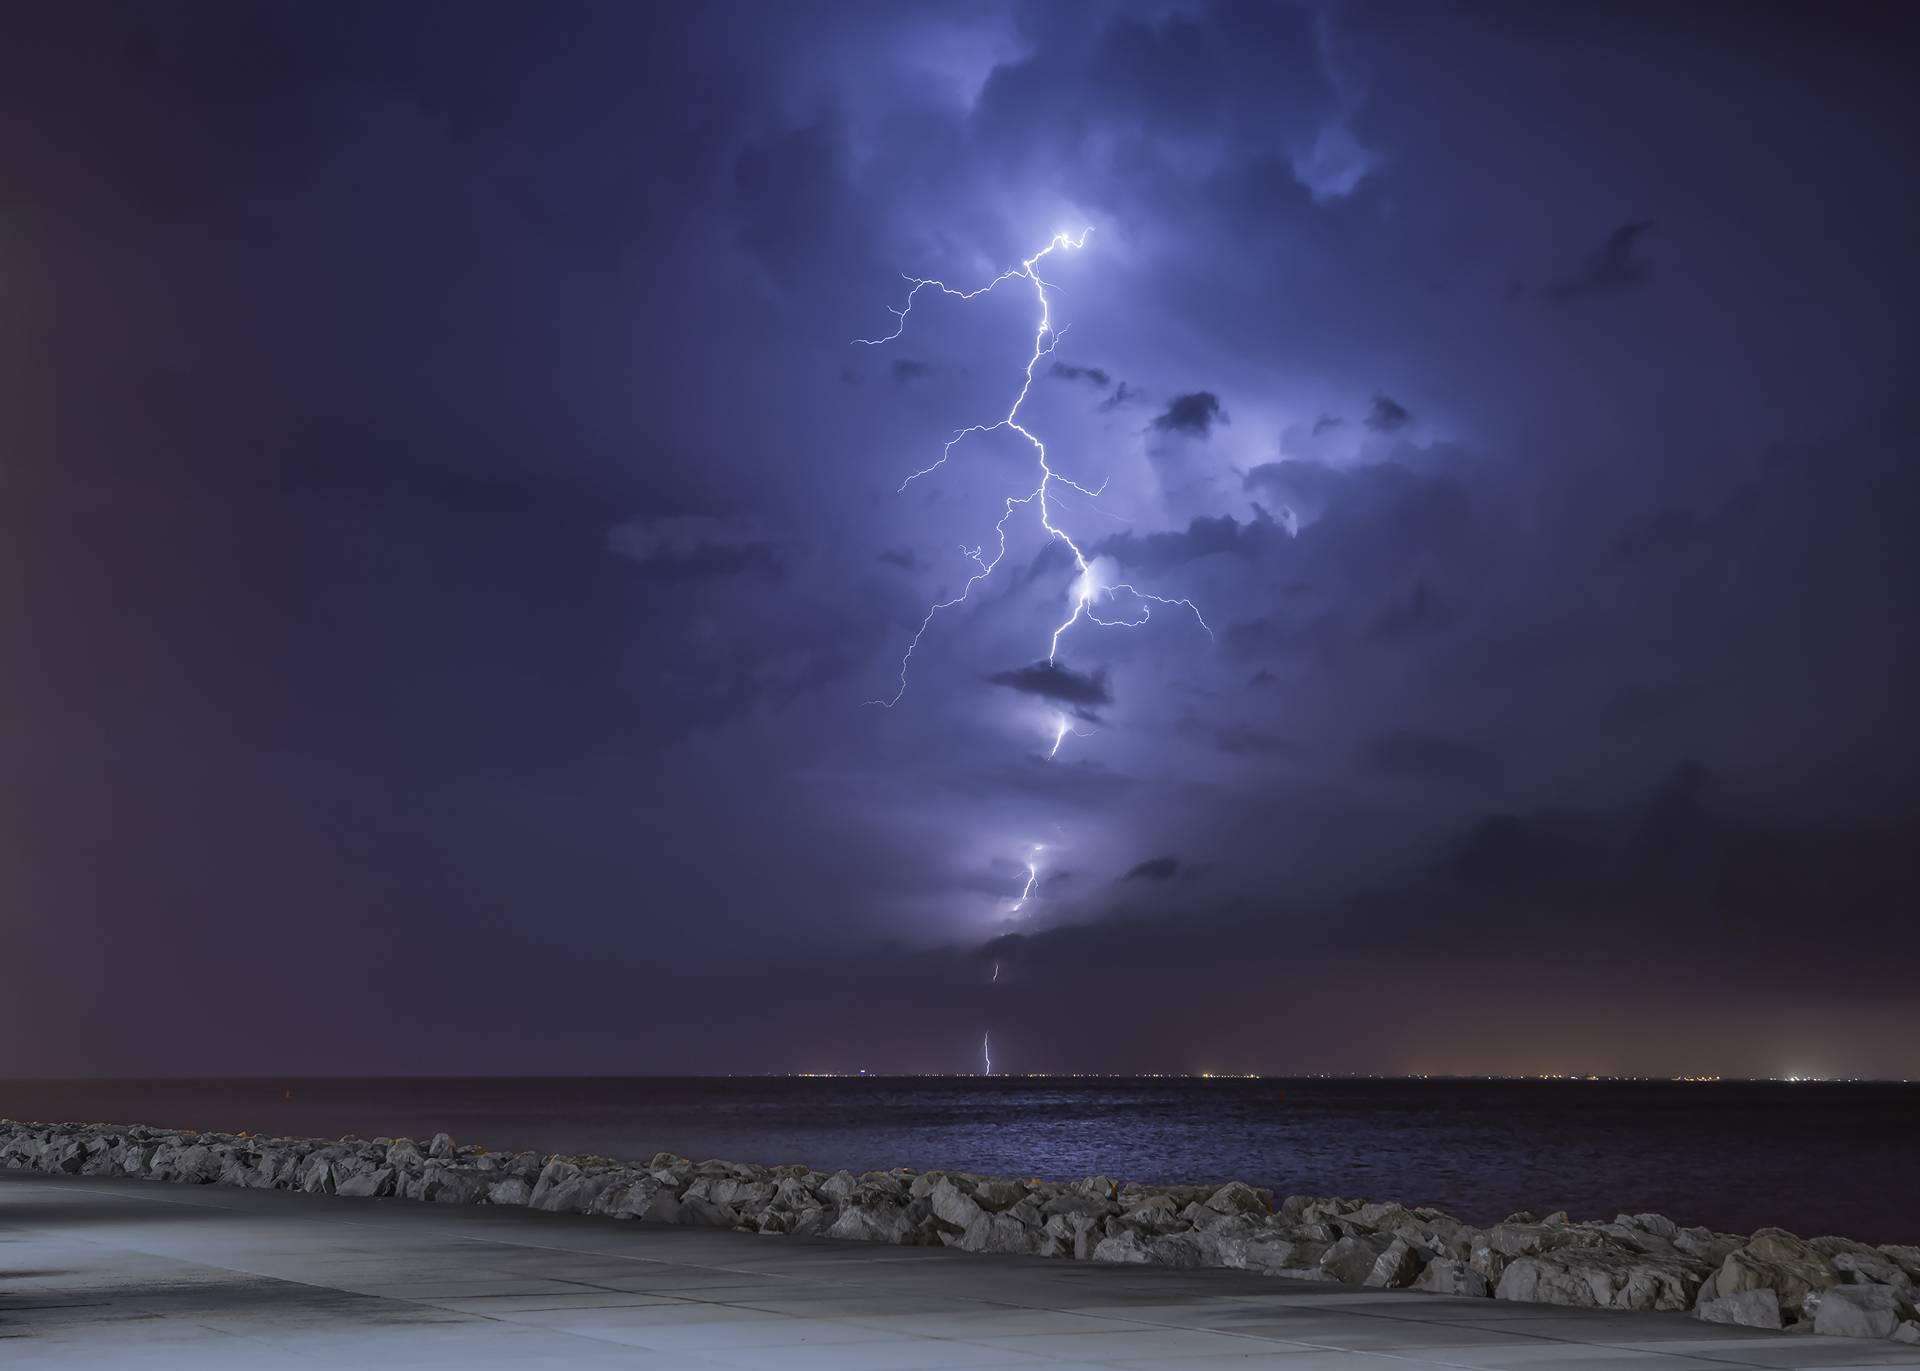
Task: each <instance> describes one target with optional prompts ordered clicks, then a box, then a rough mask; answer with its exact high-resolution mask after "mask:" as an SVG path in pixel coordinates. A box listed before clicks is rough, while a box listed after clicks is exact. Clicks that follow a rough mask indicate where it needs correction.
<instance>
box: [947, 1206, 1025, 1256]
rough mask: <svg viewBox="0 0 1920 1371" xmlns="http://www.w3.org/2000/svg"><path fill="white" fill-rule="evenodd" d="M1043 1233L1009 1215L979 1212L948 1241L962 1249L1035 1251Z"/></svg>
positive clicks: (965, 1250)
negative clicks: (960, 1231)
mask: <svg viewBox="0 0 1920 1371" xmlns="http://www.w3.org/2000/svg"><path fill="white" fill-rule="evenodd" d="M1045 1237H1046V1235H1045V1233H1044V1232H1043V1231H1042V1230H1041V1229H1039V1228H1030V1227H1028V1226H1027V1225H1026V1224H1024V1223H1021V1222H1020V1221H1019V1220H1018V1219H1016V1218H1013V1217H1012V1216H1010V1215H1007V1214H988V1213H982V1214H980V1216H979V1217H977V1218H976V1219H974V1220H973V1222H972V1223H970V1224H968V1225H967V1227H966V1231H965V1232H963V1233H962V1234H961V1235H960V1236H959V1237H958V1238H955V1239H952V1240H951V1244H950V1245H951V1246H954V1247H957V1248H959V1249H960V1250H961V1251H962V1252H1014V1253H1034V1252H1038V1251H1039V1250H1040V1248H1041V1246H1042V1245H1043V1244H1044V1242H1045Z"/></svg>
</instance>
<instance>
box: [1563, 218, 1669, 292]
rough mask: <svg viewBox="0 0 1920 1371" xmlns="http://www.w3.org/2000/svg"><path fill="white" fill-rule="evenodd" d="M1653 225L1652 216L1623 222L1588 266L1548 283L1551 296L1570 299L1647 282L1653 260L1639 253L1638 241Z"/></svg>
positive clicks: (1619, 289) (1617, 290)
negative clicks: (1637, 255) (1637, 249)
mask: <svg viewBox="0 0 1920 1371" xmlns="http://www.w3.org/2000/svg"><path fill="white" fill-rule="evenodd" d="M1652 227H1653V220H1651V219H1641V220H1637V221H1635V222H1632V223H1626V224H1622V225H1620V227H1619V228H1617V229H1615V230H1614V231H1613V232H1612V233H1610V234H1608V235H1607V242H1606V246H1604V247H1602V248H1601V249H1600V251H1599V252H1597V253H1595V254H1594V256H1593V257H1592V259H1591V260H1590V261H1588V263H1587V264H1586V266H1585V267H1583V268H1582V269H1581V270H1579V271H1578V272H1575V273H1573V274H1572V275H1569V276H1563V277H1561V278H1559V279H1558V280H1556V281H1552V282H1550V283H1548V285H1547V287H1546V291H1545V294H1546V296H1547V298H1548V299H1549V300H1554V301H1559V302H1566V301H1569V300H1578V299H1580V298H1582V297H1584V296H1590V295H1612V294H1616V293H1618V292H1620V291H1623V290H1628V289H1631V288H1632V287H1634V286H1638V285H1641V284H1643V283H1645V282H1646V281H1647V279H1648V278H1649V277H1651V276H1652V275H1653V263H1652V262H1650V261H1648V260H1647V259H1646V258H1644V257H1636V256H1635V255H1634V245H1635V243H1636V242H1637V241H1638V240H1639V238H1640V235H1641V234H1643V233H1645V232H1647V230H1649V229H1651V228H1652Z"/></svg>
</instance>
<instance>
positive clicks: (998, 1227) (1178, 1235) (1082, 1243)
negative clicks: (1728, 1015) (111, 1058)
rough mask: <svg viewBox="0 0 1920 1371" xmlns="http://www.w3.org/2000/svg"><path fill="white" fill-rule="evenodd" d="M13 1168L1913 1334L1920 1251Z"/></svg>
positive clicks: (253, 1162) (707, 1173)
mask: <svg viewBox="0 0 1920 1371" xmlns="http://www.w3.org/2000/svg"><path fill="white" fill-rule="evenodd" d="M0 1166H5V1167H10V1168H15V1169H26V1170H34V1171H45V1172H53V1173H65V1174H68V1175H79V1176H132V1177H138V1178H140V1179H143V1180H156V1181H174V1182H177V1183H180V1184H186V1185H208V1184H220V1185H238V1186H246V1187H250V1188H252V1189H256V1190H304V1191H309V1192H313V1193H318V1194H328V1195H360V1196H370V1197H371V1196H397V1197H399V1198H401V1199H409V1200H426V1201H431V1202H434V1203H438V1204H509V1205H522V1206H526V1207H529V1208H533V1209H546V1210H552V1211H555V1212H562V1213H577V1214H601V1215H605V1216H607V1217H609V1218H616V1219H642V1220H647V1221H650V1222H654V1223H679V1224H704V1225H708V1226H711V1227H717V1228H736V1229H742V1230H744V1231H747V1232H753V1233H800V1234H814V1235H817V1236H820V1237H828V1238H854V1239H859V1240H861V1241H866V1242H889V1243H909V1244H923V1245H932V1244H945V1245H946V1246H949V1247H958V1248H960V1249H962V1250H963V1251H967V1252H1013V1253H1025V1254H1030V1255H1034V1256H1042V1257H1069V1258H1075V1259H1078V1260H1080V1261H1098V1262H1138V1263H1151V1264H1154V1265H1159V1266H1226V1267H1236V1268H1240V1269H1243V1270H1248V1271H1259V1272H1263V1273H1265V1274H1267V1275H1272V1276H1283V1277H1292V1278H1297V1279H1301V1280H1319V1281H1341V1282H1344V1283H1346V1284H1348V1285H1363V1286H1376V1287H1404V1288H1410V1289H1414V1290H1427V1291H1432V1292H1435V1293H1439V1294H1447V1295H1471V1296H1491V1297H1492V1298H1495V1299H1503V1300H1531V1301H1536V1302H1539V1303H1544V1304H1562V1305H1579V1306H1583V1307H1588V1308H1602V1309H1671V1310H1687V1309H1690V1310H1692V1311H1693V1313H1694V1316H1695V1317H1697V1318H1702V1319H1708V1320H1712V1321H1714V1322H1718V1323H1737V1324H1744V1325H1747V1326H1749V1327H1755V1328H1783V1329H1790V1330H1794V1331H1803V1332H1805V1331H1810V1332H1814V1333H1830V1334H1836V1335H1839V1336H1843V1337H1867V1338H1893V1339H1896V1340H1898V1341H1901V1342H1908V1343H1920V1314H1916V1313H1915V1308H1914V1305H1915V1293H1914V1285H1915V1282H1916V1281H1920V1247H1897V1246H1883V1247H1870V1246H1868V1245H1867V1244H1865V1243H1859V1242H1854V1241H1852V1240H1850V1239H1847V1238H1833V1237H1821V1238H1810V1239H1804V1240H1803V1239H1801V1238H1798V1237H1795V1236H1794V1235H1793V1234H1791V1233H1788V1232H1786V1231H1784V1230H1782V1229H1778V1228H1763V1229H1761V1230H1760V1231H1759V1232H1758V1233H1755V1234H1753V1235H1752V1236H1751V1237H1744V1236H1741V1235H1739V1234H1733V1233H1715V1232H1712V1231H1710V1230H1708V1229H1705V1228H1682V1227H1681V1226H1680V1225H1679V1224H1676V1223H1675V1222H1674V1221H1673V1220H1671V1219H1668V1218H1664V1217H1662V1216H1661V1215H1658V1214H1621V1215H1619V1216H1617V1217H1616V1218H1614V1219H1613V1220H1611V1221H1607V1222H1603V1221H1592V1222H1582V1223H1575V1222H1573V1221H1572V1220H1570V1219H1569V1218H1568V1217H1567V1216H1566V1215H1565V1214H1564V1213H1558V1214H1549V1215H1546V1216H1545V1217H1539V1216H1536V1215H1534V1214H1529V1213H1520V1214H1512V1215H1509V1216H1508V1217H1507V1218H1506V1219H1504V1220H1502V1221H1501V1222H1500V1223H1497V1224H1494V1225H1493V1226H1492V1227H1490V1228H1477V1227H1475V1226H1474V1225H1472V1224H1469V1223H1465V1222H1463V1221H1462V1220H1460V1219H1456V1218H1453V1217H1452V1216H1451V1215H1448V1214H1443V1213H1441V1212H1440V1211H1439V1210H1437V1209H1430V1208H1427V1207H1424V1206H1421V1207H1416V1208H1411V1209H1409V1208H1405V1207H1403V1206H1401V1205H1398V1204H1387V1203H1367V1202H1365V1201H1361V1200H1351V1199H1333V1198H1322V1197H1317V1196H1312V1195H1292V1196H1289V1197H1287V1198H1286V1199H1284V1200H1282V1201H1281V1202H1280V1203H1279V1204H1278V1205H1276V1204H1275V1203H1274V1197H1273V1192H1272V1191H1270V1190H1260V1189H1256V1188H1254V1187H1252V1186H1249V1185H1244V1184H1242V1183H1240V1182H1238V1181H1232V1182H1229V1183H1228V1184H1226V1185H1221V1186H1204V1185H1142V1184H1139V1183H1137V1182H1127V1183H1126V1184H1121V1183H1119V1182H1116V1181H1114V1180H1112V1179H1110V1178H1108V1177H1106V1176H1089V1177H1088V1178H1087V1179H1085V1180H1080V1181H1073V1182H1070V1183H1053V1182H1044V1181H1038V1180H1017V1179H1009V1178H1006V1177H996V1176H972V1175H967V1174H964V1173H962V1172H957V1171H921V1172H914V1171H910V1170H907V1169H906V1168H901V1169H900V1170H898V1171H869V1172H867V1173H866V1174H864V1175H859V1176H856V1175H854V1174H853V1173H852V1172H849V1171H836V1172H834V1173H833V1174H831V1175H828V1174H827V1173H825V1172H822V1171H815V1170H813V1169H811V1168H809V1167H805V1166H752V1165H747V1164H744V1163H740V1162H725V1161H705V1162H693V1161H689V1160H687V1158H685V1157H679V1156H675V1155H673V1154H672V1153H670V1152H662V1153H660V1154H658V1155H657V1156H655V1157H654V1158H653V1159H652V1160H651V1161H648V1162H644V1163H638V1162H620V1161H614V1160H611V1159H609V1158H606V1157H594V1156H579V1157H559V1156H554V1157H543V1156H540V1155H538V1154H537V1153H533V1152H515V1153H491V1152H488V1151H487V1150H486V1149H485V1148H481V1147H456V1146H455V1145H454V1142H453V1140H452V1139H451V1138H449V1137H448V1136H447V1135H446V1134H444V1133H442V1134H440V1135H439V1136H437V1137H435V1138H434V1139H433V1141H432V1142H430V1143H418V1142H414V1141H412V1140H411V1139H407V1138H374V1139H371V1140H363V1139H359V1138H342V1139H340V1140H339V1141H338V1142H328V1141H324V1140H321V1139H314V1138H269V1137H257V1136H252V1135H249V1134H245V1133H238V1134H230V1133H195V1132H191V1131H181V1130H172V1129H162V1128H145V1127H140V1126H130V1127H118V1126H109V1125H98V1126H95V1125H82V1124H31V1123H13V1122H10V1121H5V1120H0Z"/></svg>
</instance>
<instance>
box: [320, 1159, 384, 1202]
mask: <svg viewBox="0 0 1920 1371" xmlns="http://www.w3.org/2000/svg"><path fill="white" fill-rule="evenodd" d="M333 1193H334V1194H336V1195H353V1196H358V1197H361V1198H367V1197H370V1196H374V1195H391V1194H392V1193H393V1168H392V1167H390V1166H383V1167H380V1168H378V1169H377V1170H374V1171H362V1172H360V1173H358V1174H357V1175H353V1176H349V1177H347V1178H346V1179H345V1180H343V1181H341V1182H340V1183H339V1184H337V1185H336V1186H334V1189H333Z"/></svg>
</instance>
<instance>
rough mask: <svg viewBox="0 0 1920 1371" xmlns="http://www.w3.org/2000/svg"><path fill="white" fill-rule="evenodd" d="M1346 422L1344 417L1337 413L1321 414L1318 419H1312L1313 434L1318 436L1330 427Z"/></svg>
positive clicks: (1334, 427) (1333, 427)
mask: <svg viewBox="0 0 1920 1371" xmlns="http://www.w3.org/2000/svg"><path fill="white" fill-rule="evenodd" d="M1346 422H1347V421H1346V420H1345V419H1342V418H1341V417H1340V416H1339V415H1337V414H1322V415H1321V416H1320V417H1319V418H1318V419H1315V420H1314V421H1313V436H1314V437H1316V438H1318V437H1319V436H1320V435H1321V434H1323V433H1326V432H1327V431H1329V430H1330V429H1336V428H1339V427H1340V425H1342V424H1344V423H1346Z"/></svg>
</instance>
